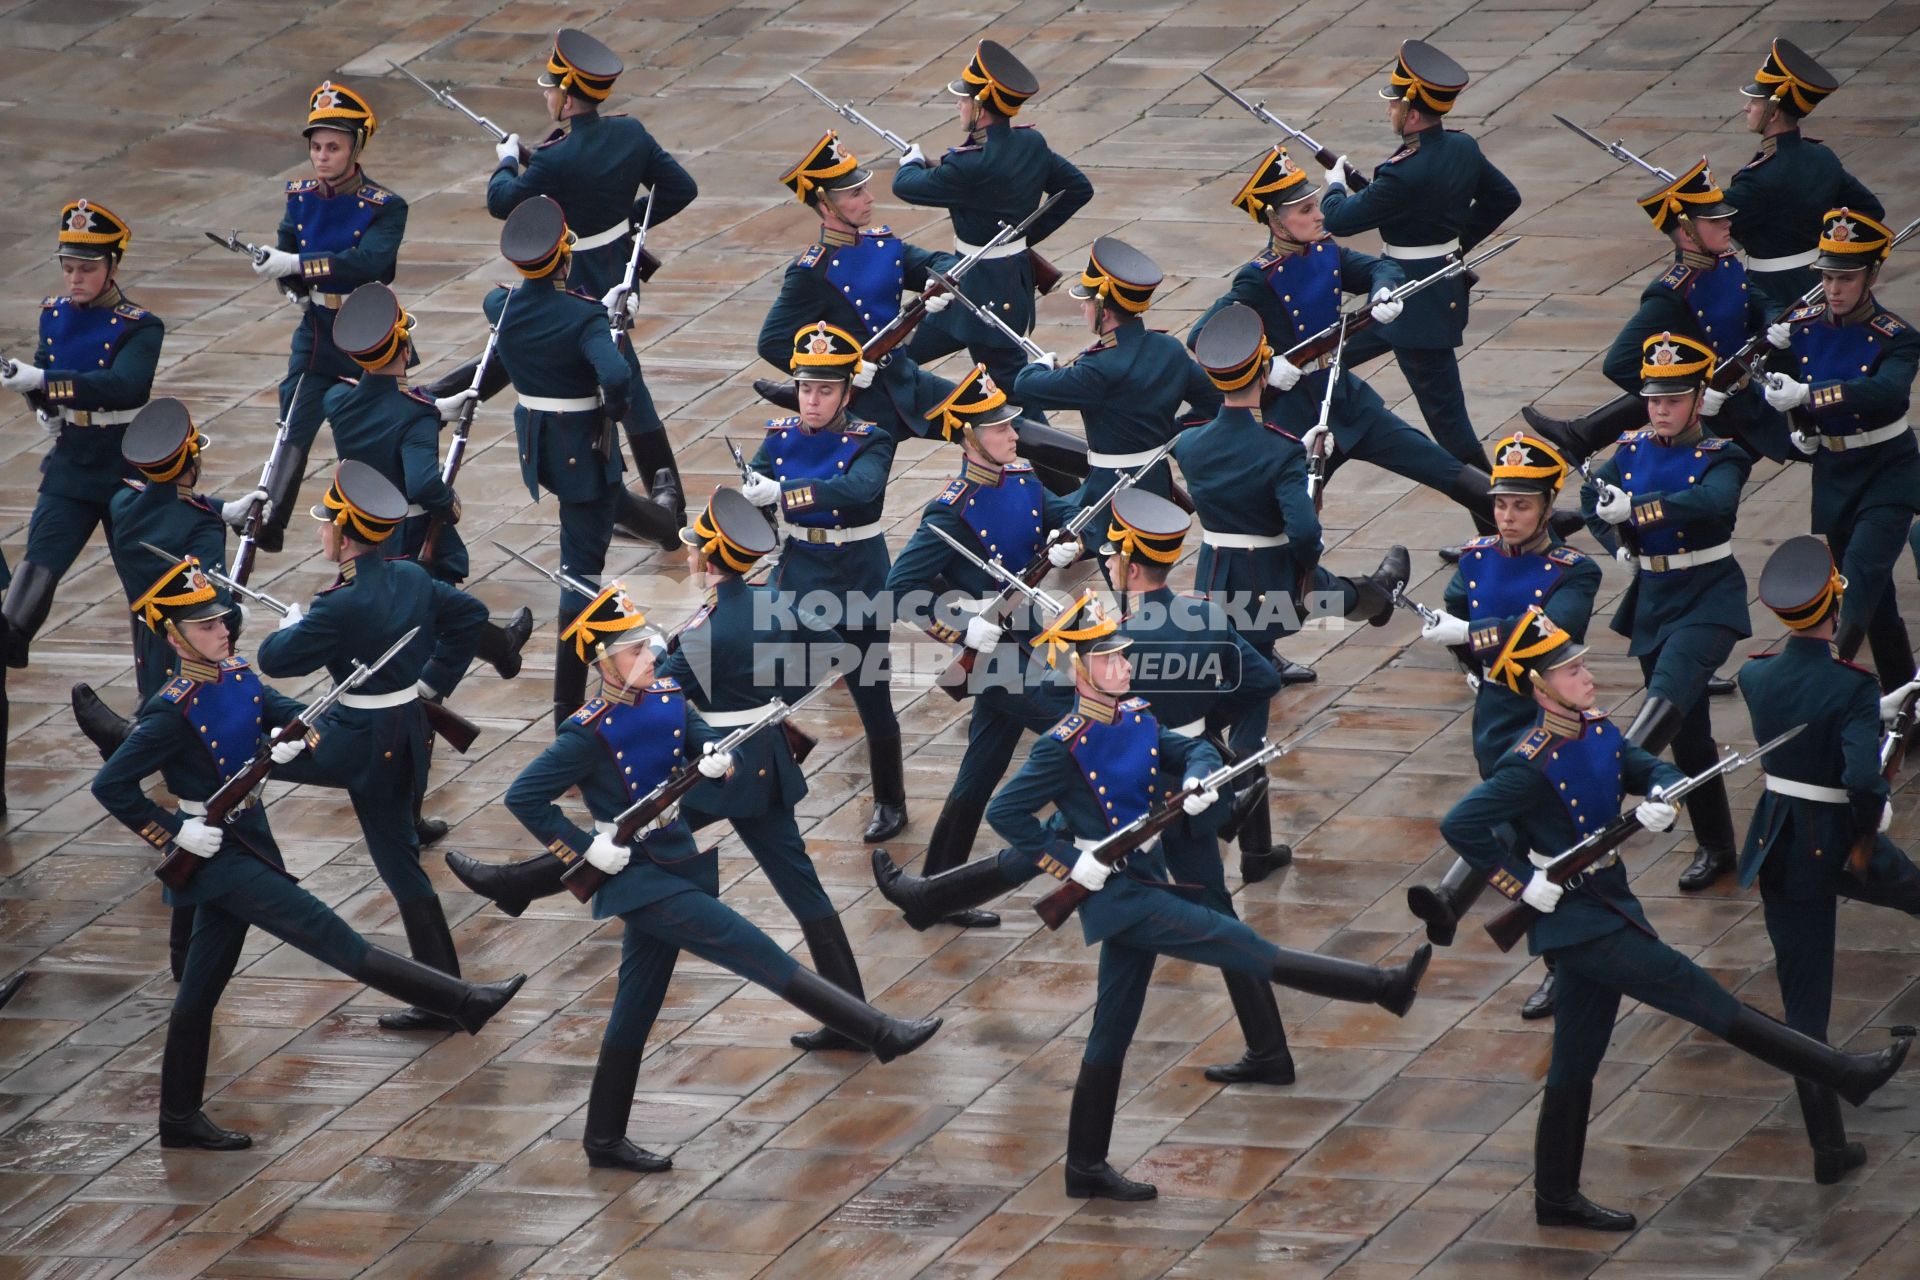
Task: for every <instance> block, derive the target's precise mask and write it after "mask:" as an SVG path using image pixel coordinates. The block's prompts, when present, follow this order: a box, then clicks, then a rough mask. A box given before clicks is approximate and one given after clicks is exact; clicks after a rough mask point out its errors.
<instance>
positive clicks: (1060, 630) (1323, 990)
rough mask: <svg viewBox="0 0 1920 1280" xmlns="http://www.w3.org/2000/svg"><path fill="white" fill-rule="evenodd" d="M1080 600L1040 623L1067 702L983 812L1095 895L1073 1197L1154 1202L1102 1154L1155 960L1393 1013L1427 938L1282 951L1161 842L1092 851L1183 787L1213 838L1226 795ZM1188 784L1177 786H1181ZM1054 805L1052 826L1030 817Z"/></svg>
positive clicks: (1109, 627)
mask: <svg viewBox="0 0 1920 1280" xmlns="http://www.w3.org/2000/svg"><path fill="white" fill-rule="evenodd" d="M1091 601H1092V597H1091V596H1082V597H1081V598H1080V600H1078V601H1076V602H1075V603H1074V604H1073V605H1072V606H1070V607H1069V608H1068V609H1067V610H1066V612H1064V613H1063V614H1061V615H1060V616H1059V617H1058V618H1056V619H1054V621H1053V623H1052V624H1051V625H1050V626H1048V628H1047V629H1046V630H1045V631H1043V632H1042V633H1041V635H1040V636H1039V638H1038V639H1037V640H1036V641H1035V644H1036V645H1042V646H1045V648H1046V651H1047V654H1048V657H1049V659H1055V658H1057V656H1058V655H1059V654H1060V653H1061V652H1063V651H1064V652H1067V653H1070V654H1071V655H1072V662H1073V678H1074V708H1073V711H1072V713H1071V714H1069V715H1067V716H1066V717H1064V718H1063V719H1062V720H1061V721H1060V723H1059V724H1057V725H1055V726H1054V727H1053V729H1052V730H1051V731H1050V732H1049V733H1047V734H1044V735H1042V736H1041V738H1040V739H1039V740H1038V741H1036V742H1035V743H1034V745H1033V751H1032V754H1030V755H1029V756H1028V757H1027V761H1026V763H1025V764H1024V765H1022V766H1021V769H1020V772H1019V773H1017V774H1016V775H1014V777H1013V779H1012V780H1011V781H1010V782H1008V783H1007V785H1006V786H1005V787H1003V788H1001V791H1000V793H999V794H998V795H996V796H995V797H994V798H993V804H992V805H991V806H989V807H988V810H987V821H988V822H990V823H991V824H992V825H993V829H994V830H995V831H997V832H999V833H1000V835H1001V837H1002V838H1004V839H1005V840H1006V841H1007V843H1008V844H1009V845H1011V846H1012V847H1011V848H1010V849H1008V850H1007V851H1006V852H1005V853H1004V854H1002V855H1001V860H1002V861H1005V862H1009V863H1012V864H1013V865H1015V866H1022V865H1023V866H1024V870H1025V875H1026V876H1029V877H1030V876H1034V875H1038V874H1040V873H1042V872H1045V873H1047V874H1050V875H1053V876H1055V877H1056V878H1058V879H1061V880H1066V879H1072V880H1073V881H1074V882H1075V883H1078V884H1080V885H1082V886H1084V887H1085V888H1087V889H1090V890H1092V891H1093V893H1092V896H1091V897H1090V898H1088V899H1087V901H1086V904H1085V905H1084V906H1083V907H1082V908H1081V910H1080V926H1081V931H1082V933H1083V934H1084V935H1085V937H1086V940H1087V944H1088V945H1089V946H1091V945H1093V944H1095V943H1099V944H1100V986H1099V994H1098V996H1097V997H1096V998H1095V1002H1094V1008H1093V1029H1092V1031H1091V1033H1090V1034H1089V1035H1088V1037H1087V1045H1086V1050H1085V1055H1084V1056H1083V1057H1082V1058H1081V1062H1080V1075H1079V1078H1078V1080H1077V1081H1076V1082H1075V1084H1074V1089H1073V1109H1072V1112H1071V1114H1070V1117H1069V1119H1068V1122H1067V1163H1066V1191H1067V1194H1068V1195H1069V1196H1071V1197H1074V1198H1076V1199H1086V1198H1088V1197H1092V1196H1098V1197H1102V1198H1105V1199H1110V1200H1151V1199H1153V1198H1154V1196H1155V1195H1156V1194H1157V1192H1156V1191H1155V1189H1154V1187H1153V1186H1152V1185H1151V1184H1150V1183H1145V1182H1134V1181H1132V1180H1131V1179H1128V1178H1126V1177H1123V1176H1122V1175H1121V1174H1120V1172H1119V1171H1118V1170H1116V1169H1114V1167H1113V1166H1112V1165H1110V1164H1108V1163H1107V1150H1108V1142H1109V1139H1110V1138H1111V1137H1112V1134H1113V1118H1114V1111H1115V1109H1116V1107H1117V1106H1118V1103H1119V1096H1120V1072H1121V1067H1122V1065H1123V1063H1124V1062H1125V1060H1126V1053H1127V1046H1128V1045H1129V1044H1130V1043H1131V1042H1132V1040H1133V1033H1134V1029H1135V1028H1136V1027H1137V1026H1138V1025H1139V1021H1140V1011H1141V1008H1142V1006H1143V1005H1144V1004H1145V1001H1146V997H1147V984H1148V982H1149V981H1150V979H1151V978H1152V976H1153V963H1154V959H1155V958H1156V957H1157V956H1160V955H1170V956H1175V957H1178V958H1180V959H1182V960H1190V961H1193V962H1194V963H1197V964H1205V965H1211V966H1213V967H1215V968H1218V969H1221V970H1224V971H1227V972H1230V973H1235V974H1241V975H1244V976H1246V977H1247V978H1250V979H1256V980H1259V981H1262V982H1267V983H1278V984H1280V985H1281V986H1287V987H1292V988H1294V989H1295V990H1298V991H1306V992H1309V993H1311V994H1313V995H1319V996H1328V997H1331V998H1333V999H1336V1000H1353V1001H1359V1002H1363V1003H1370V1004H1377V1005H1379V1006H1380V1007H1381V1008H1383V1009H1386V1010H1388V1011H1389V1012H1391V1013H1393V1014H1395V1015H1396V1016H1398V1015H1402V1014H1405V1013H1406V1011H1407V1009H1408V1007H1409V1006H1410V1005H1412V1003H1413V998H1414V993H1415V989H1416V988H1417V987H1418V985H1419V982H1420V975H1421V974H1422V973H1423V972H1425V970H1426V967H1427V961H1428V959H1429V958H1430V957H1431V956H1432V954H1433V948H1432V947H1430V946H1426V945H1424V944H1423V945H1422V946H1421V947H1420V948H1419V949H1418V950H1417V951H1415V952H1414V954H1413V955H1412V957H1411V958H1410V959H1408V960H1407V961H1406V962H1405V963H1404V964H1399V965H1393V966H1385V965H1368V964H1360V963H1358V962H1356V961H1352V960H1342V959H1336V958H1334V957H1332V956H1323V955H1319V954H1316V953H1314V952H1308V951H1291V950H1288V949H1285V948H1282V947H1277V946H1275V945H1274V944H1273V943H1271V942H1268V941H1267V940H1266V939H1265V938H1263V937H1261V936H1260V935H1259V934H1257V933H1255V932H1254V931H1253V930H1252V929H1250V928H1248V927H1247V926H1246V925H1245V924H1244V923H1242V922H1241V921H1239V920H1236V919H1234V918H1233V917H1232V916H1231V915H1227V914H1224V913H1222V912H1220V911H1216V910H1212V909H1210V908H1209V907H1207V906H1204V905H1202V904H1201V903H1199V902H1196V901H1194V900H1192V899H1191V898H1189V897H1188V896H1187V893H1186V891H1185V889H1184V887H1183V886H1179V885H1176V884H1175V883H1174V882H1173V881H1172V878H1171V877H1170V876H1169V874H1168V860H1167V858H1166V856H1165V855H1164V854H1163V853H1162V851H1161V849H1160V848H1159V846H1157V845H1156V846H1152V847H1148V848H1141V849H1137V850H1135V851H1134V852H1132V853H1130V854H1129V855H1128V856H1127V858H1126V865H1125V869H1124V870H1123V871H1121V872H1120V873H1119V874H1115V870H1116V869H1115V868H1113V867H1110V866H1108V865H1107V864H1106V863H1104V862H1102V861H1100V860H1099V859H1098V858H1097V857H1095V856H1094V855H1093V853H1092V852H1091V850H1092V849H1094V848H1095V847H1096V846H1098V845H1099V844H1100V843H1101V841H1103V840H1104V839H1105V838H1106V837H1108V836H1109V835H1111V834H1112V833H1113V832H1115V831H1117V830H1119V829H1120V828H1121V827H1123V826H1125V825H1127V824H1128V823H1129V822H1131V821H1133V820H1134V819H1135V818H1138V817H1140V816H1142V815H1144V814H1146V813H1148V812H1150V811H1152V810H1155V809H1157V808H1160V807H1161V806H1163V805H1165V804H1169V803H1173V802H1174V799H1175V798H1178V797H1179V796H1180V793H1181V792H1183V791H1184V792H1186V793H1187V794H1186V795H1185V796H1184V798H1179V799H1178V802H1179V803H1180V805H1181V807H1182V809H1183V810H1184V812H1185V815H1186V820H1187V821H1188V822H1189V823H1190V824H1192V826H1193V827H1194V828H1195V829H1196V830H1198V831H1200V832H1202V833H1204V832H1208V831H1211V830H1212V829H1213V827H1214V825H1215V824H1217V823H1218V821H1219V817H1220V810H1221V809H1222V808H1224V806H1222V805H1221V804H1220V797H1219V794H1218V793H1217V792H1213V791H1208V790H1196V787H1197V785H1198V783H1199V780H1200V779H1202V778H1204V777H1205V776H1206V775H1207V774H1209V773H1211V772H1212V771H1213V770H1215V769H1218V768H1219V767H1220V754H1219V752H1218V751H1216V750H1215V749H1214V747H1213V744H1212V743H1210V742H1208V741H1207V740H1205V739H1204V738H1201V739H1195V738H1188V737H1185V736H1183V735H1181V734H1178V733H1175V732H1173V731H1172V730H1170V729H1168V728H1166V727H1164V726H1162V725H1161V724H1160V723H1159V722H1158V720H1157V719H1156V718H1155V717H1154V715H1153V712H1152V711H1151V710H1150V709H1149V708H1148V706H1147V703H1146V701H1145V700H1144V699H1141V698H1133V697H1129V696H1128V693H1129V681H1130V679H1131V677H1132V670H1131V668H1130V666H1129V664H1128V661H1127V657H1126V653H1125V650H1126V649H1127V647H1128V646H1129V645H1130V644H1131V643H1132V642H1131V641H1129V640H1128V639H1127V638H1126V637H1124V636H1122V635H1120V634H1119V631H1118V625H1117V624H1116V623H1115V622H1114V621H1113V619H1111V618H1101V617H1100V616H1099V615H1098V612H1097V610H1094V609H1091V608H1090V607H1089V606H1090V605H1091ZM1180 779H1184V781H1177V780H1180ZM1047 805H1053V806H1054V807H1055V813H1056V815H1057V817H1056V824H1055V825H1054V826H1052V827H1048V826H1043V825H1042V824H1041V822H1040V819H1039V818H1038V817H1037V816H1035V815H1036V814H1037V813H1038V812H1039V810H1041V809H1042V808H1044V807H1046V806H1047Z"/></svg>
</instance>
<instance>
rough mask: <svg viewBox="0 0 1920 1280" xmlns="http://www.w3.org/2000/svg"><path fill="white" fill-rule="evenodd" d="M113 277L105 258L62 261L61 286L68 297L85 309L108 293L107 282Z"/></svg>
mask: <svg viewBox="0 0 1920 1280" xmlns="http://www.w3.org/2000/svg"><path fill="white" fill-rule="evenodd" d="M112 275H113V271H112V268H111V267H110V266H109V265H108V262H107V260H106V259H105V258H62V259H60V281H61V284H62V286H63V287H64V288H65V289H66V291H67V296H68V297H69V298H72V299H73V300H74V301H75V302H77V303H79V304H80V305H81V306H83V307H84V306H86V305H87V304H88V303H89V302H92V301H93V300H94V299H95V298H97V297H99V296H100V295H101V294H103V293H105V292H106V291H107V280H108V278H109V277H110V276H112Z"/></svg>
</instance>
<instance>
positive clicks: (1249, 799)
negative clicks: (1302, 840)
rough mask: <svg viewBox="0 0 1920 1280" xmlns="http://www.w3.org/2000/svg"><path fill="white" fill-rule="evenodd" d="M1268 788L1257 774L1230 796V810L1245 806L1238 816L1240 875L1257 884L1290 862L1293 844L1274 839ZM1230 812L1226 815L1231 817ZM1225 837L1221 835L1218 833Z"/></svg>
mask: <svg viewBox="0 0 1920 1280" xmlns="http://www.w3.org/2000/svg"><path fill="white" fill-rule="evenodd" d="M1268 792H1269V788H1268V785H1267V780H1266V779H1265V778H1261V779H1259V780H1258V781H1256V782H1255V783H1254V784H1253V785H1252V786H1250V787H1247V788H1245V789H1244V790H1243V791H1242V792H1241V793H1240V794H1238V795H1235V796H1234V800H1233V805H1234V809H1233V812H1234V813H1237V812H1239V811H1240V806H1241V805H1242V803H1244V804H1245V806H1246V811H1245V815H1244V816H1243V817H1242V818H1241V820H1240V879H1241V880H1243V881H1245V882H1246V883H1247V884H1259V883H1260V882H1261V881H1262V880H1265V879H1266V878H1267V877H1268V876H1270V875H1272V874H1273V873H1274V872H1276V871H1278V870H1280V868H1282V867H1290V866H1292V865H1293V846H1292V845H1290V844H1284V843H1276V842H1275V840H1274V838H1273V811H1272V810H1271V809H1269V808H1268V807H1267V796H1268ZM1232 817H1233V814H1232V813H1230V814H1229V815H1228V821H1232ZM1222 838H1223V839H1224V838H1225V837H1224V835H1223V837H1222Z"/></svg>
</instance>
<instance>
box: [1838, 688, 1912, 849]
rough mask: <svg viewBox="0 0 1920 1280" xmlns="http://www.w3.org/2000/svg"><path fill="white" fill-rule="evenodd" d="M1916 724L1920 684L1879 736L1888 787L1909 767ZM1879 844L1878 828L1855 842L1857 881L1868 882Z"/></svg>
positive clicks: (1883, 773)
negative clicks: (1908, 749)
mask: <svg viewBox="0 0 1920 1280" xmlns="http://www.w3.org/2000/svg"><path fill="white" fill-rule="evenodd" d="M1916 720H1920V682H1915V684H1914V685H1913V686H1912V687H1910V688H1908V690H1907V696H1906V697H1904V698H1902V699H1901V700H1900V712H1899V714H1898V715H1896V716H1894V718H1893V723H1892V724H1890V725H1888V726H1887V731H1886V732H1885V733H1883V734H1881V735H1880V776H1881V777H1883V778H1885V779H1886V780H1887V781H1888V782H1889V783H1891V782H1892V781H1893V780H1894V778H1895V777H1896V776H1898V775H1899V773H1900V766H1901V765H1903V764H1905V763H1906V760H1907V740H1908V739H1909V738H1911V737H1912V736H1913V727H1914V722H1915V721H1916ZM1889 791H1891V787H1889ZM1879 840H1880V832H1879V830H1878V829H1877V828H1876V829H1875V830H1872V831H1867V832H1864V833H1862V835H1861V836H1860V838H1859V839H1858V840H1855V841H1854V842H1853V848H1851V849H1849V850H1848V851H1847V870H1848V871H1849V872H1851V873H1852V874H1853V875H1854V876H1856V877H1857V878H1859V879H1861V880H1864V879H1866V878H1867V864H1868V863H1869V862H1871V861H1873V849H1874V846H1875V845H1876V844H1878V843H1879Z"/></svg>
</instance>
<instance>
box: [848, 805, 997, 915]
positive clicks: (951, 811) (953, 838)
mask: <svg viewBox="0 0 1920 1280" xmlns="http://www.w3.org/2000/svg"><path fill="white" fill-rule="evenodd" d="M986 808H987V807H986V803H985V802H984V801H979V802H976V801H974V800H971V799H966V800H955V799H954V798H953V797H951V796H949V797H947V802H946V804H944V805H942V806H941V807H940V816H939V817H937V818H935V819H934V820H933V834H932V835H930V836H928V837H927V857H926V861H925V862H923V863H921V871H922V874H923V876H924V878H925V880H932V879H934V878H936V877H938V876H940V875H942V874H943V873H945V872H948V871H951V870H953V869H954V868H955V867H960V866H964V865H966V862H967V859H968V858H969V857H970V856H972V854H973V838H974V836H976V835H978V834H979V831H980V819H981V817H982V816H983V815H984V814H985V813H986ZM874 852H875V855H876V856H875V858H874V861H873V874H874V879H875V880H881V879H882V869H883V867H891V868H893V869H892V872H891V875H892V876H893V877H896V878H897V877H899V875H900V869H899V868H898V867H894V866H893V859H891V858H889V857H888V856H887V852H886V850H884V849H876V850H875V851H874ZM992 861H993V860H992V859H988V863H989V864H991V863H992ZM891 882H892V881H891V880H888V881H887V882H886V883H891ZM886 883H883V884H882V886H881V893H882V895H883V896H885V897H886V898H887V900H888V901H890V902H891V901H893V898H892V895H891V894H888V893H887V892H886ZM921 883H924V881H921ZM1001 892H1005V890H1004V889H1002V890H1001ZM999 896H1000V894H999V893H994V894H992V895H991V896H990V897H988V898H986V899H983V901H988V902H990V901H992V900H993V898H997V897H999ZM895 905H896V906H898V905H899V904H898V903H895ZM913 919H914V913H913V912H909V913H908V915H907V922H908V923H909V924H912V923H913ZM940 920H941V921H942V922H944V923H946V924H950V925H955V926H957V927H959V928H962V929H998V928H999V927H1000V917H999V916H998V915H995V914H994V913H993V912H991V911H982V910H981V909H980V908H979V907H976V906H965V907H961V908H959V909H957V910H954V911H949V912H947V913H946V914H945V915H943V916H941V917H940ZM914 927H915V928H916V929H924V928H926V925H924V924H920V925H914Z"/></svg>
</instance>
